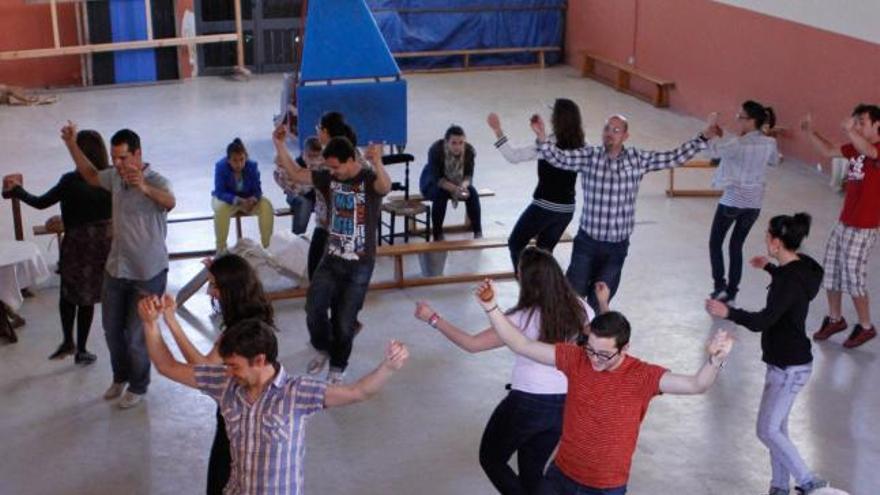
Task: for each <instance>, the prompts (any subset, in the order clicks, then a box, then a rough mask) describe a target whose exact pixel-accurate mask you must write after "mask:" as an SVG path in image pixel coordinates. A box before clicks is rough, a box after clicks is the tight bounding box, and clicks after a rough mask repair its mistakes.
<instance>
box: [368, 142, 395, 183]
mask: <svg viewBox="0 0 880 495" xmlns="http://www.w3.org/2000/svg"><path fill="white" fill-rule="evenodd" d="M367 159H369V160H370V163H372V164H373V171H374V172H376V180H375V182H373V191H375V192H376V194H378V195H379V196H384V195H386V194H388V193H389V192H391V176H390V175H388V171H387V170H385V164H384V163H382V145H381V144H371V145H370V147H369V148H367Z"/></svg>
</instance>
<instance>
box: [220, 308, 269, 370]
mask: <svg viewBox="0 0 880 495" xmlns="http://www.w3.org/2000/svg"><path fill="white" fill-rule="evenodd" d="M217 350H218V352H219V353H220V357H224V358H227V357H230V356H232V355H233V354H235V355H237V356H241V357H243V358H245V359H247V360H248V363H253V361H254V358H255V357H257V356H259V355H260V354H263V355H265V356H266V362H267V363H270V364H275V363H276V362H277V360H278V339H276V338H275V330H274V329H273V328H272V327H271V326H270V325H268V324H267V323H265V322H264V321H262V320H260V319H257V318H249V319H246V320H241V321H239V322H238V323H235V324H234V325H232V326H231V327H229V328H227V329H226V330H225V331H224V332H223V334H222V335H220V344H219V346H218V349H217Z"/></svg>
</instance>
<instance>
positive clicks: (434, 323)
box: [428, 313, 440, 328]
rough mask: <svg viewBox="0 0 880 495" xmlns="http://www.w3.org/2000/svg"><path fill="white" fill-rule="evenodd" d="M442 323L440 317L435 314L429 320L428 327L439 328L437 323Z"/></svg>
mask: <svg viewBox="0 0 880 495" xmlns="http://www.w3.org/2000/svg"><path fill="white" fill-rule="evenodd" d="M438 321H440V315H438V314H437V313H434V314H432V315H431V317H430V318H428V325H431V326H432V327H434V328H437V322H438Z"/></svg>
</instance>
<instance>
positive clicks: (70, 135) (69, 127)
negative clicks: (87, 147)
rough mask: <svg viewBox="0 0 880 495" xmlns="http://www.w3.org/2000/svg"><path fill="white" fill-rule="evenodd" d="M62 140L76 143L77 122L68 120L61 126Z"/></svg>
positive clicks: (67, 142) (67, 143)
mask: <svg viewBox="0 0 880 495" xmlns="http://www.w3.org/2000/svg"><path fill="white" fill-rule="evenodd" d="M61 140H62V141H64V144H66V145H74V144H76V124H74V123H73V122H72V121H70V120H68V121H67V124H65V125H64V127H62V128H61Z"/></svg>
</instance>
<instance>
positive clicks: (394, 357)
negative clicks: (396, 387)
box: [382, 339, 409, 371]
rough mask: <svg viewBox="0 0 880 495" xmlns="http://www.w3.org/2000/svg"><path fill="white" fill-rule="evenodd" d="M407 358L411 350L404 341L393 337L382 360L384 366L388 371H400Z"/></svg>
mask: <svg viewBox="0 0 880 495" xmlns="http://www.w3.org/2000/svg"><path fill="white" fill-rule="evenodd" d="M407 359H409V350H408V349H407V348H406V346H405V345H404V344H403V342H399V341H397V340H393V339H392V340H391V342H388V347H387V348H386V349H385V360H384V361H382V366H383V367H384V368H385V369H387V370H388V371H398V370H400V368H403V365H404V364H405V363H406V360H407Z"/></svg>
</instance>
